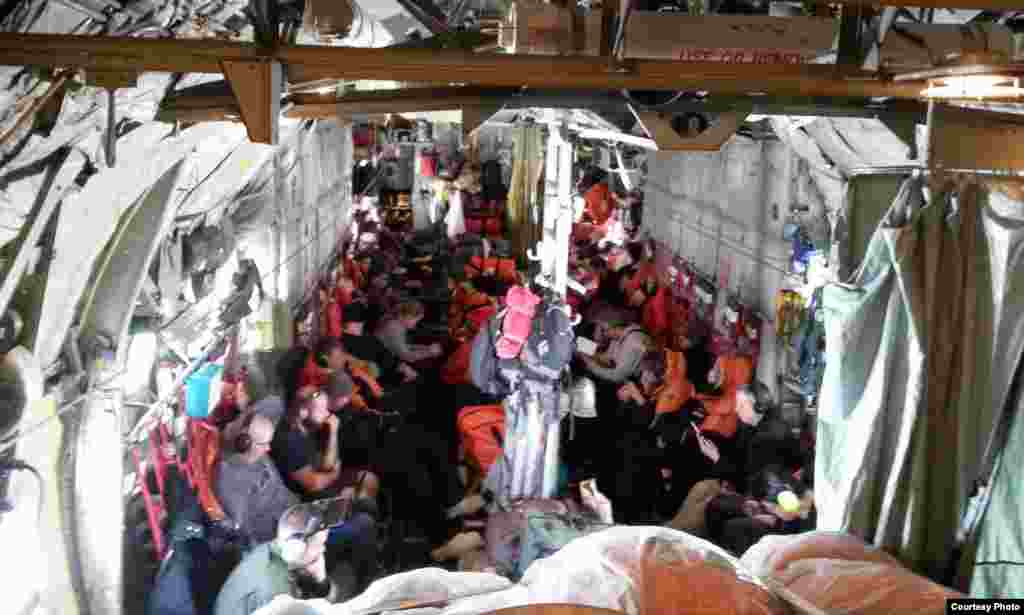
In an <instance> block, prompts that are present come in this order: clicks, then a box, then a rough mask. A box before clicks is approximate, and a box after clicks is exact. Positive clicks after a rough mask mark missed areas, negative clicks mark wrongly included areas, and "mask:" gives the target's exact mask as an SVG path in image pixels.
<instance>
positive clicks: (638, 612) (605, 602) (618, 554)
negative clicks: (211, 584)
mask: <svg viewBox="0 0 1024 615" xmlns="http://www.w3.org/2000/svg"><path fill="white" fill-rule="evenodd" d="M698 587H699V588H701V589H700V591H694V588H698ZM489 590H492V591H493V593H490V594H486V595H480V596H477V597H473V598H466V599H462V600H458V601H456V602H454V603H453V604H451V605H450V606H447V607H445V608H438V609H418V610H415V611H407V612H406V613H407V614H408V615H420V614H421V613H426V612H430V613H436V614H438V615H479V614H482V613H487V612H490V611H493V610H496V609H501V608H507V607H514V606H524V605H528V604H550V603H568V604H579V605H585V606H592V607H598V608H607V609H613V610H616V611H620V612H624V613H627V614H628V615H646V614H653V613H659V612H671V613H673V614H675V615H696V614H698V613H711V612H714V613H716V614H723V615H755V614H756V615H783V614H784V613H787V612H788V611H786V610H785V608H784V607H783V606H782V605H781V603H779V602H778V601H777V599H776V598H775V597H774V596H773V595H772V594H771V593H769V591H768V590H767V589H766V588H765V587H764V586H763V585H762V584H761V583H760V582H758V581H757V580H756V579H755V578H754V577H753V575H752V574H750V573H749V572H748V571H746V569H745V568H744V567H743V566H742V564H740V562H739V560H737V559H736V558H734V557H732V556H730V555H729V554H727V553H726V552H725V551H723V550H722V549H719V548H718V547H716V546H714V545H712V544H711V543H709V542H707V541H704V540H702V539H700V538H696V537H694V536H691V535H689V534H686V533H683V532H677V531H674V530H671V529H668V528H662V527H629V526H621V527H615V528H611V529H608V530H604V531H601V532H597V533H594V534H590V535H588V536H585V537H582V538H578V539H576V540H574V541H573V542H571V543H569V544H568V545H567V546H565V547H564V548H563V549H562V550H561V551H559V552H558V553H555V554H554V555H552V556H550V557H548V558H545V559H542V560H539V561H537V562H535V563H534V564H533V565H531V566H530V568H529V569H528V570H527V571H526V574H525V575H524V576H523V579H522V581H520V583H519V584H518V585H513V584H511V583H510V582H508V581H507V580H505V579H504V578H502V577H499V576H496V575H490V574H482V573H449V572H445V571H442V570H438V569H425V570H416V571H413V572H408V573H404V574H399V575H395V576H392V577H387V578H385V579H382V580H380V581H377V582H376V583H374V584H373V585H371V586H370V588H369V589H368V590H367V591H366V592H365V593H364V594H363V595H361V596H359V597H357V598H355V599H354V600H351V601H349V602H347V603H344V604H340V605H328V604H326V603H325V602H324V601H307V602H302V601H298V600H294V599H291V598H288V597H283V596H282V597H278V598H277V599H276V600H275V601H274V602H273V603H271V604H269V605H267V606H266V607H264V608H263V609H261V610H260V611H257V615H317V614H323V615H358V614H359V613H363V612H366V610H367V609H369V608H372V607H374V606H376V605H381V604H385V603H390V602H392V601H402V600H410V599H413V598H421V597H425V598H428V599H429V598H432V597H438V596H441V597H445V596H458V595H463V594H471V593H480V592H486V591H489Z"/></svg>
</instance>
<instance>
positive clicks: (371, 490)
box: [356, 471, 380, 499]
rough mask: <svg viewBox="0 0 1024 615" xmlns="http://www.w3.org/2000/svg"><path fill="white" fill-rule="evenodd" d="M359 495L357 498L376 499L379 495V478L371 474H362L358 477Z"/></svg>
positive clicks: (367, 472)
mask: <svg viewBox="0 0 1024 615" xmlns="http://www.w3.org/2000/svg"><path fill="white" fill-rule="evenodd" d="M359 482H360V486H359V493H358V494H356V496H357V497H362V498H370V499H376V498H377V495H378V494H379V493H380V478H378V477H377V475H376V474H374V473H373V472H369V471H366V472H363V473H362V474H360V476H359Z"/></svg>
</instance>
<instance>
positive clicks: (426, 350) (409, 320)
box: [376, 301, 444, 364]
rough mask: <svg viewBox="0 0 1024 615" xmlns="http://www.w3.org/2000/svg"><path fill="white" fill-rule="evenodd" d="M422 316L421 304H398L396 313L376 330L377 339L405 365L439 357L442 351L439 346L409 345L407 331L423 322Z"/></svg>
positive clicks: (411, 302) (415, 302) (409, 302)
mask: <svg viewBox="0 0 1024 615" xmlns="http://www.w3.org/2000/svg"><path fill="white" fill-rule="evenodd" d="M424 314H425V310H424V308H423V304H422V303H420V302H418V301H406V302H404V303H402V304H400V305H399V306H398V310H397V313H396V314H395V315H394V316H392V317H390V318H386V319H385V320H384V321H383V322H382V323H381V324H380V326H379V327H378V328H377V332H376V335H377V339H379V340H380V341H381V343H382V344H384V347H385V348H387V349H388V350H389V351H391V353H392V354H393V355H395V356H396V357H398V359H399V360H401V361H405V362H406V363H410V364H414V363H418V362H420V361H423V360H426V359H431V358H434V357H439V356H441V355H442V354H443V353H444V351H443V349H442V348H441V345H440V344H431V345H430V346H417V345H414V344H410V343H409V331H411V330H412V329H414V328H416V325H418V324H419V323H420V321H421V320H423V316H424Z"/></svg>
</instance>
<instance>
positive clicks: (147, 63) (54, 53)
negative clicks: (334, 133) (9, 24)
mask: <svg viewBox="0 0 1024 615" xmlns="http://www.w3.org/2000/svg"><path fill="white" fill-rule="evenodd" d="M244 60H250V61H251V60H264V61H273V60H276V61H280V62H282V63H283V64H285V65H287V69H288V76H289V78H290V79H291V80H292V81H313V80H316V79H328V78H337V79H376V80H380V79H385V80H393V81H412V82H421V83H424V82H425V83H453V82H457V83H464V84H468V85H487V86H499V87H501V86H505V87H533V88H574V89H581V90H589V89H598V90H620V89H630V90H669V91H672V90H703V91H707V92H712V93H718V94H739V95H744V94H746V95H750V94H758V95H796V96H841V97H859V98H875V97H879V98H882V97H890V98H917V97H918V96H919V94H920V87H919V86H916V85H914V84H897V83H891V82H884V81H880V80H878V79H877V77H876V76H874V75H872V74H871V73H865V72H851V73H850V74H848V75H843V76H838V75H837V74H836V67H835V66H828V65H785V64H779V65H772V64H714V63H701V62H693V63H682V62H674V61H663V60H635V61H629V62H626V64H625V68H626V69H627V71H628V72H623V71H614V72H613V71H610V70H609V68H608V63H607V59H606V58H601V57H541V56H518V55H490V54H472V53H467V52H462V51H456V50H440V51H439V50H421V49H396V48H382V49H361V48H354V47H313V46H284V47H280V48H277V49H274V50H268V49H264V48H260V47H257V46H255V45H251V44H245V43H230V42H221V41H212V40H185V39H174V40H158V39H149V40H143V39H125V38H113V37H104V36H71V35H53V34H3V35H0V64H3V65H8V66H11V65H13V66H50V67H54V66H77V67H82V68H85V69H86V70H87V71H88V70H128V69H134V70H142V71H161V72H180V73H187V72H194V73H220V72H221V62H224V61H244Z"/></svg>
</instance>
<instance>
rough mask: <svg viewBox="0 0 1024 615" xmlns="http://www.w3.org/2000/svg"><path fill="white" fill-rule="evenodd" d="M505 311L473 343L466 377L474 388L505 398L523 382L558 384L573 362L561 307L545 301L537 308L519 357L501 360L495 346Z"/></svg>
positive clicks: (566, 320)
mask: <svg viewBox="0 0 1024 615" xmlns="http://www.w3.org/2000/svg"><path fill="white" fill-rule="evenodd" d="M504 315H505V313H504V311H502V312H499V313H498V314H496V315H495V316H493V317H492V318H491V319H490V320H489V321H488V322H487V326H486V327H483V328H481V329H480V331H479V333H477V335H476V338H474V340H473V350H472V353H471V355H470V362H469V373H470V378H471V379H472V380H473V384H475V385H476V387H477V388H478V389H480V390H481V391H482V392H484V393H486V394H488V395H494V396H497V397H505V396H507V395H508V394H509V393H511V392H512V391H513V390H514V389H515V388H516V387H517V386H518V384H519V382H520V381H521V380H522V379H524V378H525V379H527V380H533V381H540V382H550V383H554V382H557V381H558V379H559V378H560V377H561V375H562V372H563V371H564V370H565V368H566V367H567V366H568V365H569V362H570V361H572V356H573V352H574V351H575V348H576V336H575V334H574V333H573V330H572V321H571V320H570V319H569V316H568V314H566V310H565V309H564V307H563V306H560V305H553V304H552V303H550V302H547V301H545V302H544V303H542V304H541V305H540V306H538V308H537V313H536V314H535V315H534V317H533V322H532V323H531V330H530V337H528V338H527V340H526V343H525V344H524V345H523V349H522V351H521V352H520V353H519V356H518V357H516V358H514V359H500V358H498V355H497V353H496V351H495V343H496V341H497V338H498V335H500V331H501V321H502V318H504Z"/></svg>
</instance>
